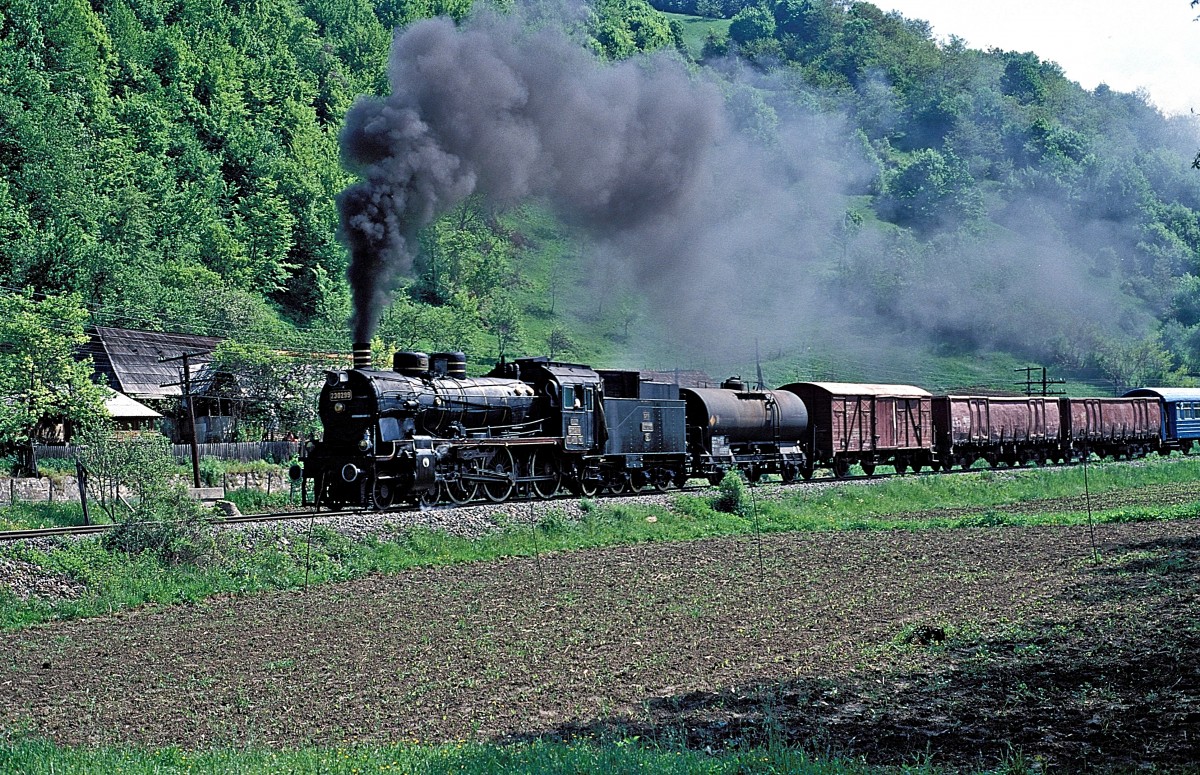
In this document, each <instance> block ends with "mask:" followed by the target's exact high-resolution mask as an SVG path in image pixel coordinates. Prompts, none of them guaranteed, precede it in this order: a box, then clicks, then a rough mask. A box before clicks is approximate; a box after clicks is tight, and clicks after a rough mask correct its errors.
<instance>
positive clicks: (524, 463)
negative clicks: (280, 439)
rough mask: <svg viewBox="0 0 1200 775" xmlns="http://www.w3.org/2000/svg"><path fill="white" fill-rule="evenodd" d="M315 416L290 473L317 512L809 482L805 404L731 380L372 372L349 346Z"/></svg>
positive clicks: (404, 368)
mask: <svg viewBox="0 0 1200 775" xmlns="http://www.w3.org/2000/svg"><path fill="white" fill-rule="evenodd" d="M319 413H320V417H321V423H322V425H323V427H324V434H323V437H322V438H321V439H320V440H319V441H316V440H314V441H312V442H310V443H309V444H307V445H306V448H305V453H304V459H303V461H302V466H300V467H298V469H297V470H295V471H294V472H293V475H294V476H295V477H296V478H298V479H300V480H301V481H302V484H303V493H304V501H305V503H306V504H313V503H315V504H316V505H317V506H318V507H320V506H326V507H328V508H341V507H345V506H368V507H372V508H376V509H386V508H390V507H392V506H394V505H397V504H400V503H405V502H407V503H420V504H434V503H437V502H439V501H442V500H446V501H450V502H454V503H466V502H467V501H471V500H474V499H476V498H486V499H487V500H490V501H495V502H501V501H504V500H507V499H509V498H511V497H514V496H518V495H519V496H523V497H538V498H548V497H551V496H552V495H554V494H555V493H556V492H558V490H559V489H560V488H561V487H565V488H566V489H568V490H569V491H570V492H572V493H574V494H577V495H591V494H595V493H596V492H598V491H600V490H607V491H610V492H636V491H639V490H641V489H643V488H655V489H667V488H669V487H678V486H681V485H682V484H683V483H684V482H685V481H686V480H687V479H689V478H692V477H703V478H707V479H708V480H709V481H712V482H716V481H718V480H719V479H720V478H721V477H722V476H723V475H724V473H725V471H727V470H729V469H732V468H736V469H738V470H741V471H744V472H745V473H746V475H747V476H748V477H749V478H750V479H752V480H755V479H758V478H759V477H760V476H762V475H763V474H769V473H774V474H778V475H780V476H781V477H782V478H783V479H784V480H785V481H790V480H792V479H795V478H796V477H797V476H804V477H805V478H807V477H810V476H811V475H812V466H811V462H810V458H809V456H808V455H807V454H806V452H805V440H806V433H807V431H808V412H807V410H806V409H805V406H804V403H803V402H802V401H801V400H800V399H799V398H798V397H797V396H796V395H794V394H792V393H788V392H782V391H770V390H748V389H747V388H746V386H745V385H743V384H741V383H739V382H727V383H726V384H725V385H723V386H722V387H721V388H720V389H716V388H710V389H680V388H679V386H678V385H675V384H671V383H664V382H654V381H650V380H646V379H643V378H642V376H641V374H640V373H639V372H636V371H617V370H598V369H592V368H590V367H588V366H582V365H579V364H571V363H558V362H555V361H551V360H549V359H547V358H523V359H519V360H516V361H512V362H509V363H501V364H499V365H498V366H497V367H496V368H495V369H493V370H492V372H491V373H490V374H488V375H487V376H485V377H481V378H468V377H467V376H466V358H465V356H464V355H463V354H462V353H435V354H433V355H432V356H427V355H425V354H423V353H414V352H398V353H396V354H395V356H394V358H393V368H392V370H391V371H381V370H377V369H373V368H370V350H369V348H368V347H365V346H361V345H356V346H355V351H354V368H351V369H344V370H333V371H329V372H328V373H327V375H326V380H325V386H324V388H323V389H322V391H321V397H320V407H319Z"/></svg>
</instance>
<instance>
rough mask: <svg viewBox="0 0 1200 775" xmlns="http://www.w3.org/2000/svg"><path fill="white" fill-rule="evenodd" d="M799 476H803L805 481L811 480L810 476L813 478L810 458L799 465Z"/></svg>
mask: <svg viewBox="0 0 1200 775" xmlns="http://www.w3.org/2000/svg"><path fill="white" fill-rule="evenodd" d="M800 476H801V478H803V479H804V481H806V482H808V481H811V480H812V478H813V464H812V461H811V460H808V461H805V462H804V464H803V465H801V466H800Z"/></svg>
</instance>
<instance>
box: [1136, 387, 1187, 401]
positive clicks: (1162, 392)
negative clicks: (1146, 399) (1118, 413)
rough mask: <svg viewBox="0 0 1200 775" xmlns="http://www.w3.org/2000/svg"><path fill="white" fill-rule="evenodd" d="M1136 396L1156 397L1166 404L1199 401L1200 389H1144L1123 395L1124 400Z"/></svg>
mask: <svg viewBox="0 0 1200 775" xmlns="http://www.w3.org/2000/svg"><path fill="white" fill-rule="evenodd" d="M1137 396H1157V397H1159V398H1161V399H1163V400H1164V401H1166V402H1167V403H1175V402H1176V401H1200V388H1169V387H1145V388H1137V389H1136V390H1130V391H1129V392H1128V393H1126V394H1125V397H1126V398H1131V397H1137Z"/></svg>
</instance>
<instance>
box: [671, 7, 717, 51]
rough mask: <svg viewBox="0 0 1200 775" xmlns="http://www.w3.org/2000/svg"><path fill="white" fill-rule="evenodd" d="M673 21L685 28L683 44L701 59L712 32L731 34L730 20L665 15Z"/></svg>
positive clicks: (676, 14)
mask: <svg viewBox="0 0 1200 775" xmlns="http://www.w3.org/2000/svg"><path fill="white" fill-rule="evenodd" d="M663 16H666V17H667V18H668V19H670V20H672V21H677V22H679V24H680V26H682V27H683V42H684V43H685V44H687V49H688V53H689V54H691V55H692V56H693V57H697V58H698V57H699V56H700V52H701V51H702V50H703V49H704V41H705V39H706V38H707V37H708V34H709V33H710V32H714V33H716V34H717V35H718V36H723V35H727V34H728V33H729V21H730V20H729V19H709V18H706V17H704V16H688V15H686V14H682V13H663Z"/></svg>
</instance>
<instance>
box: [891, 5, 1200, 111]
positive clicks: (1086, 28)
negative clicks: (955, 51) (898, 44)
mask: <svg viewBox="0 0 1200 775" xmlns="http://www.w3.org/2000/svg"><path fill="white" fill-rule="evenodd" d="M871 2H872V3H873V4H874V5H876V6H878V7H879V8H882V9H883V10H885V11H892V10H895V11H899V12H900V13H901V14H902V15H904V16H906V17H908V18H910V19H912V18H915V19H924V20H925V21H927V22H929V23H930V25H931V26H932V27H933V34H934V37H935V38H937V39H938V40H943V41H944V40H946V39H948V38H949V37H950V36H951V35H954V36H957V37H959V38H962V39H963V40H964V41H965V42H966V44H967V46H968V47H970V48H980V49H987V48H992V47H996V48H1001V49H1004V50H1012V51H1032V52H1034V53H1035V54H1037V55H1038V56H1039V57H1041V58H1042V59H1049V60H1051V61H1054V62H1057V63H1058V64H1059V65H1060V66H1061V67H1062V68H1063V71H1064V72H1065V73H1066V74H1067V77H1068V78H1070V79H1071V80H1073V81H1078V82H1079V84H1080V85H1082V86H1083V87H1084V88H1086V89H1094V88H1095V87H1096V86H1097V85H1098V84H1101V83H1107V84H1108V85H1109V87H1110V88H1112V89H1116V90H1117V91H1124V92H1130V91H1134V90H1136V89H1139V88H1140V89H1145V90H1146V91H1147V92H1148V93H1149V94H1150V101H1151V102H1152V103H1154V105H1156V106H1157V107H1158V108H1159V109H1160V110H1162V111H1163V112H1164V113H1167V114H1176V113H1188V112H1190V111H1192V110H1195V111H1196V112H1197V113H1200V21H1194V19H1195V18H1196V16H1197V15H1200V6H1197V7H1196V8H1192V7H1191V5H1190V3H1189V0H871Z"/></svg>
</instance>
